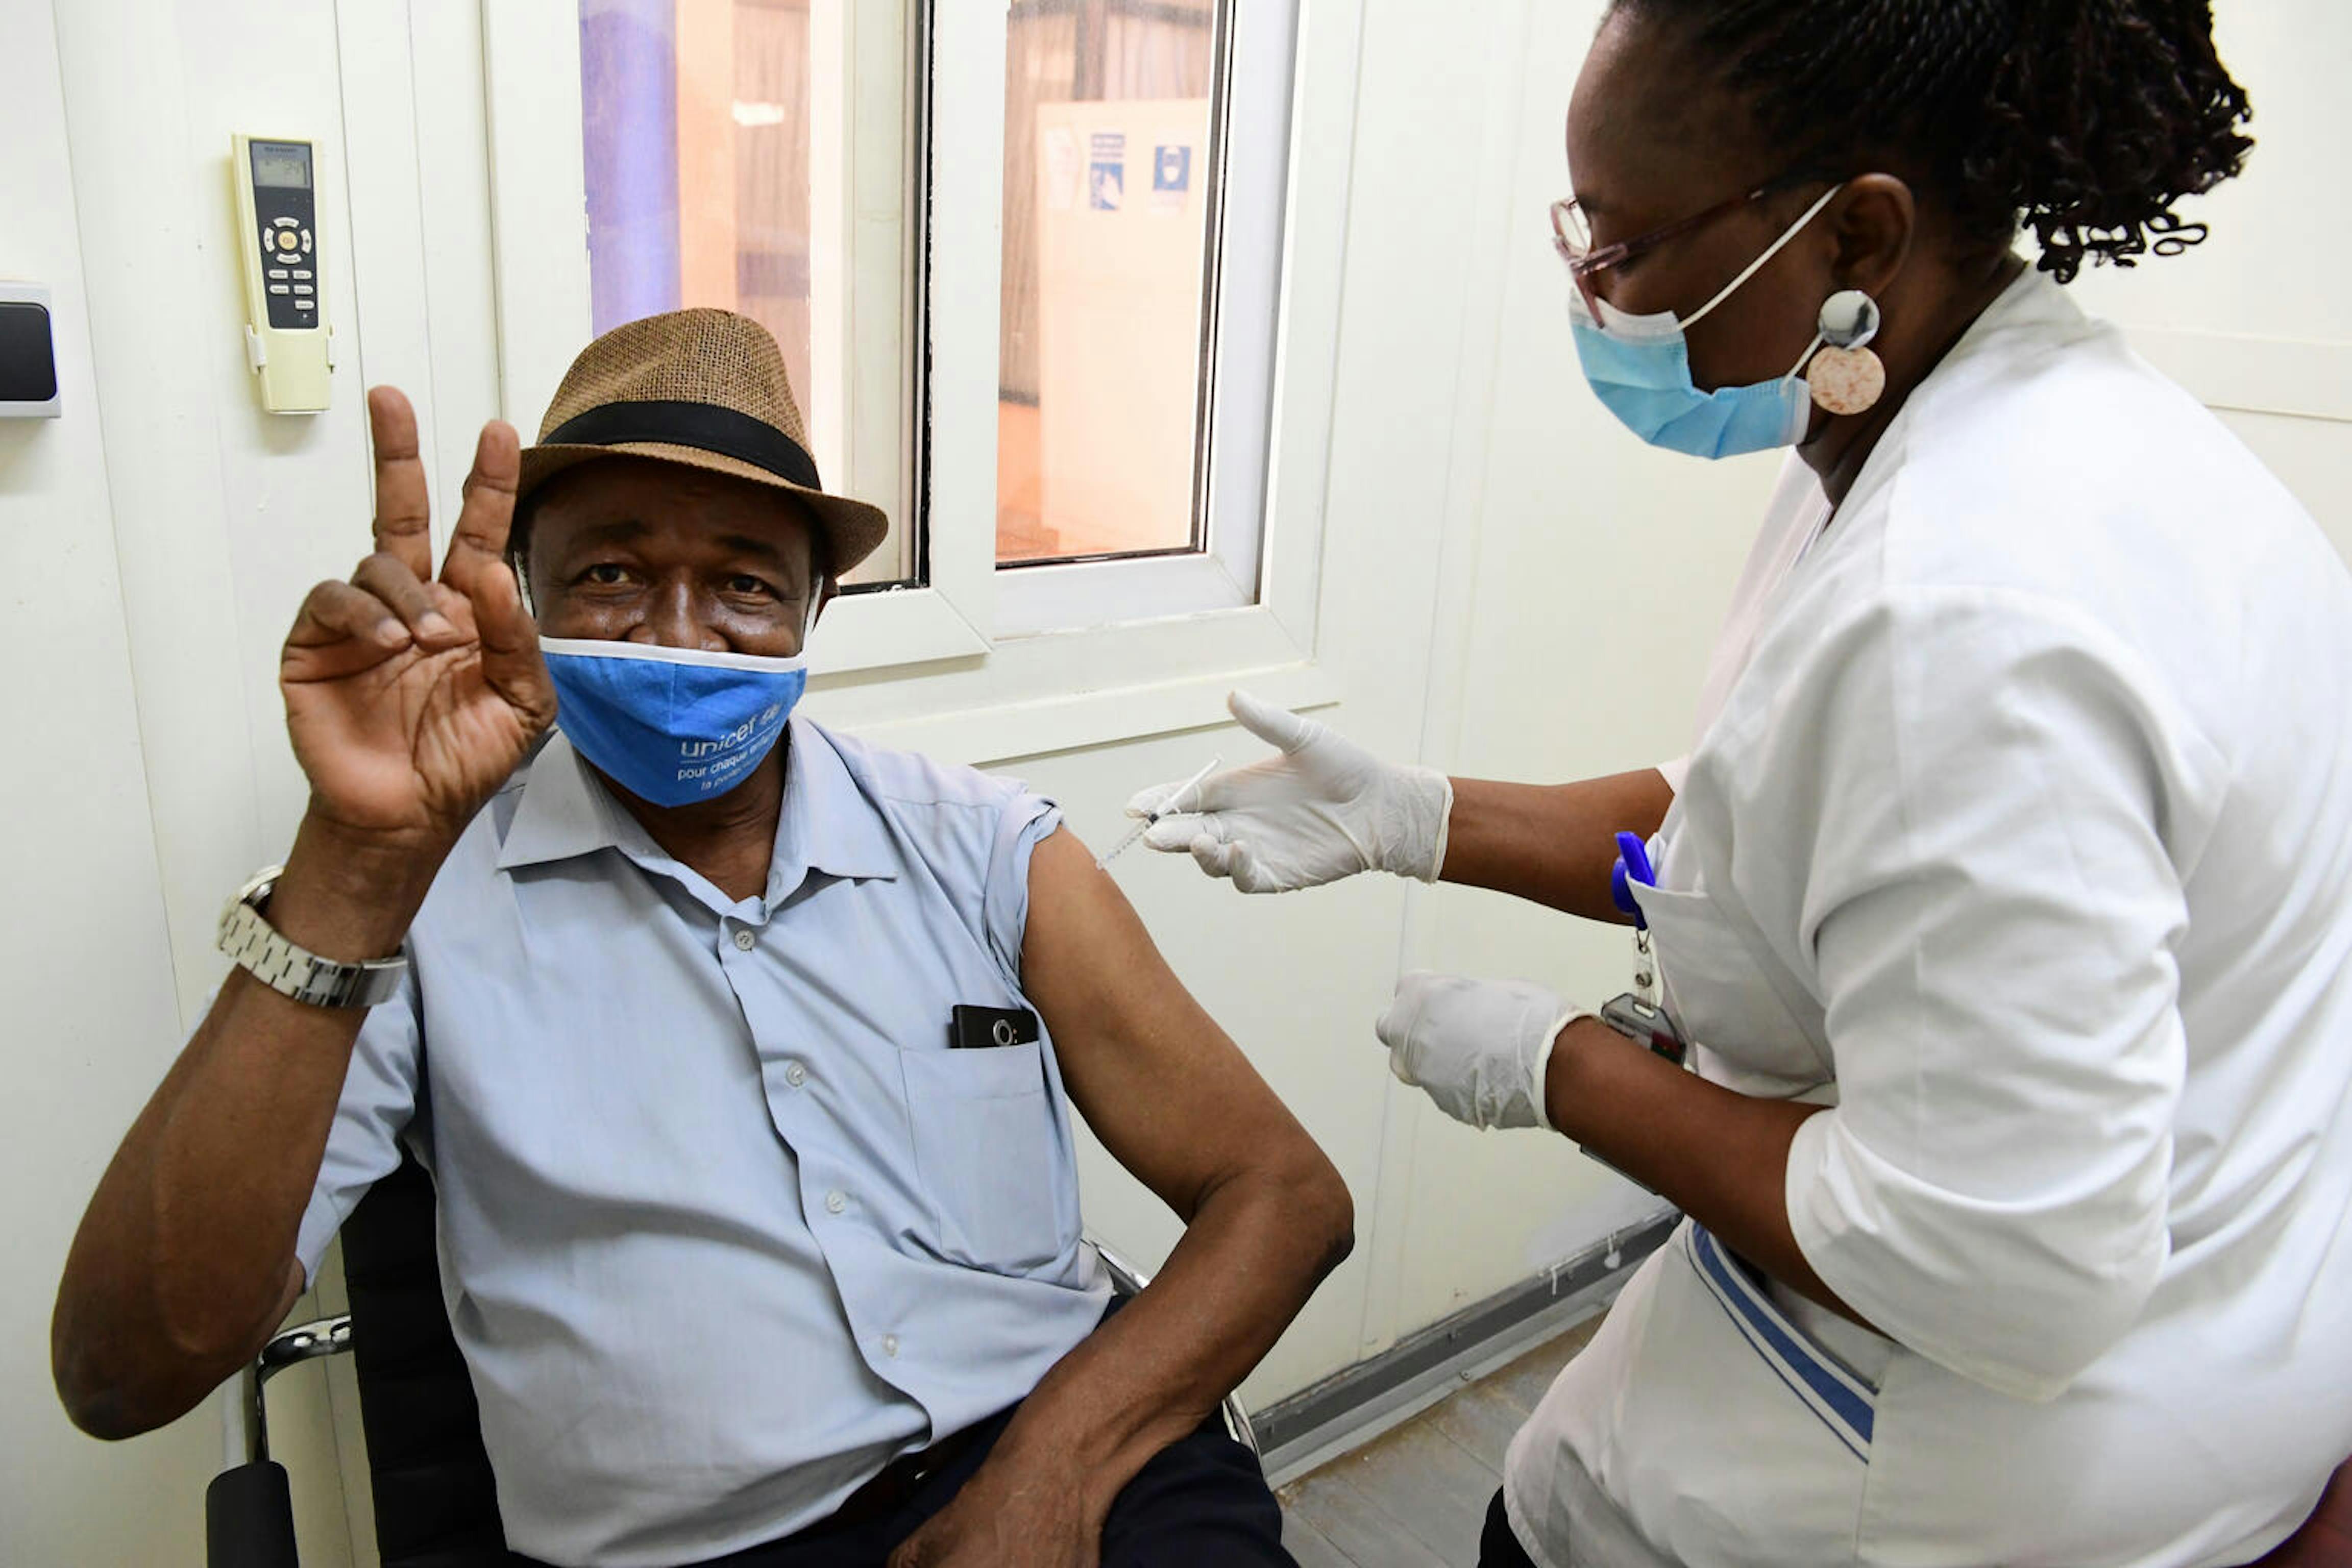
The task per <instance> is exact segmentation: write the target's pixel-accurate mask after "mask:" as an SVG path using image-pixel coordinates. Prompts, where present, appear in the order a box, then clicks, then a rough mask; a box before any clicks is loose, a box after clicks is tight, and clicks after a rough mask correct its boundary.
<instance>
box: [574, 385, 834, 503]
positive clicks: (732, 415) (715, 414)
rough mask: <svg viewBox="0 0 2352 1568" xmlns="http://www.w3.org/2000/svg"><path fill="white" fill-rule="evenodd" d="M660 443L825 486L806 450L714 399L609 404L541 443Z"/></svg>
mask: <svg viewBox="0 0 2352 1568" xmlns="http://www.w3.org/2000/svg"><path fill="white" fill-rule="evenodd" d="M632 441H658V442H661V443H663V444H665V445H667V446H672V447H699V448H701V449H702V450H703V451H706V452H716V453H718V454H719V456H720V457H722V458H735V459H736V460H738V461H739V462H745V463H749V464H751V466H752V467H753V468H765V469H766V470H767V471H768V472H770V473H772V474H773V475H775V476H776V477H777V478H778V479H785V480H788V481H790V482H791V483H793V484H795V485H798V486H800V487H801V488H802V489H809V490H822V489H824V485H823V484H822V483H820V482H819V481H818V479H817V475H816V459H815V458H812V457H810V456H809V454H808V448H807V447H803V446H802V445H801V444H800V443H799V442H798V441H795V440H793V438H792V437H790V436H787V435H785V434H784V433H783V432H782V430H779V429H777V428H776V427H775V426H772V425H771V424H769V423H768V422H767V421H766V420H764V419H755V418H753V417H752V416H751V415H749V414H739V413H737V412H736V411H735V410H734V409H732V408H722V407H720V406H719V405H717V404H715V403H688V402H683V401H667V400H664V401H645V402H636V403H606V404H603V405H599V406H597V407H594V408H591V409H590V410H588V411H587V412H586V413H585V414H581V415H576V416H573V417H572V418H570V419H566V420H565V421H564V422H563V423H562V424H561V425H558V426H556V427H555V428H554V429H552V430H550V431H549V432H548V433H547V434H546V435H545V436H543V437H541V438H540V445H541V446H542V447H554V446H583V447H617V446H621V445H623V444H625V443H627V442H632Z"/></svg>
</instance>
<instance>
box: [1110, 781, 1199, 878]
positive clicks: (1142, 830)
mask: <svg viewBox="0 0 2352 1568" xmlns="http://www.w3.org/2000/svg"><path fill="white" fill-rule="evenodd" d="M1224 760H1225V759H1224V758H1223V757H1211V758H1210V759H1209V763H1208V765H1207V766H1206V767H1204V768H1202V770H1201V771H1200V772H1199V773H1194V774H1193V775H1192V777H1191V778H1189V779H1186V780H1185V781H1184V782H1183V783H1182V784H1178V785H1177V786H1176V793H1175V794H1173V795H1170V796H1169V797H1168V803H1167V804H1166V805H1162V806H1161V807H1160V809H1159V810H1157V811H1147V812H1145V813H1144V814H1143V820H1142V821H1140V822H1139V823H1137V824H1136V825H1135V826H1133V827H1130V828H1129V829H1128V830H1127V836H1126V837H1123V838H1121V839H1120V840H1119V841H1118V843H1116V844H1114V845H1112V846H1111V847H1109V848H1108V850H1106V851H1105V852H1104V853H1102V854H1101V855H1099V856H1097V857H1096V858H1095V868H1096V869H1097V870H1100V869H1102V868H1104V867H1107V866H1108V865H1109V864H1110V863H1111V862H1112V861H1114V860H1116V859H1118V858H1119V856H1120V855H1121V854H1123V853H1125V852H1126V849H1127V847H1128V846H1129V845H1130V844H1132V843H1134V842H1135V841H1136V840H1137V839H1139V838H1140V837H1143V836H1144V835H1145V834H1147V833H1149V832H1150V831H1151V829H1152V827H1153V826H1155V825H1156V824H1157V823H1158V822H1159V821H1160V818H1161V817H1163V816H1175V815H1176V803H1177V802H1178V801H1180V800H1182V799H1183V798H1184V797H1185V796H1186V795H1190V794H1191V793H1192V791H1193V790H1194V789H1195V788H1196V787H1198V786H1199V784H1200V783H1201V781H1202V779H1205V778H1207V777H1208V776H1209V775H1210V774H1211V773H1215V772H1216V771H1217V766H1218V764H1219V763H1223V761H1224Z"/></svg>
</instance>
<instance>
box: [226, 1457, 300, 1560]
mask: <svg viewBox="0 0 2352 1568" xmlns="http://www.w3.org/2000/svg"><path fill="white" fill-rule="evenodd" d="M205 1565H206V1568H301V1560H300V1558H299V1556H298V1555H297V1554H296V1552H295V1550H294V1494H293V1491H292V1489H289V1487H288V1486H287V1484H286V1467H285V1466H283V1465H280V1464H276V1463H274V1462H272V1461H270V1460H268V1459H257V1460H255V1461H254V1462H253V1463H251V1464H249V1465H237V1466H235V1467H233V1468H229V1469H226V1470H223V1471H222V1472H221V1473H220V1474H219V1475H216V1476H215V1477H214V1478H213V1480H212V1485H210V1486H208V1487H206V1488H205Z"/></svg>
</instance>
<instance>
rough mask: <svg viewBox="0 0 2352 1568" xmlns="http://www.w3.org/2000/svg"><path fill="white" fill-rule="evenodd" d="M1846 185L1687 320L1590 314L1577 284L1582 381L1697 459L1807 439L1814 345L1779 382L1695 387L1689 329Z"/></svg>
mask: <svg viewBox="0 0 2352 1568" xmlns="http://www.w3.org/2000/svg"><path fill="white" fill-rule="evenodd" d="M1842 188H1843V187H1842V186H1834V185H1833V186H1832V187H1831V188H1830V189H1829V190H1828V191H1827V192H1825V193H1823V195H1822V198H1821V200H1819V201H1817V202H1815V203H1814V204H1813V205H1811V206H1810V207H1808V208H1806V209H1805V216H1802V217H1801V218H1799V219H1798V220H1797V221H1796V222H1795V223H1793V224H1791V225H1790V226H1789V228H1788V230H1787V232H1785V233H1784V234H1782V235H1781V236H1780V238H1778V239H1776V240H1774V241H1773V242H1772V243H1771V245H1770V246H1769V247H1767V248H1766V250H1765V252H1764V254H1763V255H1761V256H1759V257H1758V258H1756V259H1755V260H1754V261H1751V262H1749V263H1748V268H1747V269H1746V270H1745V271H1743V272H1741V273H1740V274H1739V276H1738V277H1737V278H1734V279H1732V280H1731V281H1730V282H1728V283H1727V284H1725V285H1724V286H1723V289H1722V290H1721V291H1720V292H1719V293H1717V295H1716V297H1715V298H1714V299H1712V300H1708V301H1707V302H1706V304H1704V305H1702V306H1700V307H1699V308H1698V310H1696V311H1695V312H1693V313H1692V314H1691V315H1690V316H1688V317H1686V318H1685V317H1679V316H1676V315H1675V313H1674V312H1673V311H1672V310H1661V311H1659V312H1657V313H1656V314H1654V315H1646V316H1634V315H1628V314H1627V313H1626V312H1624V311H1622V310H1618V309H1617V308H1616V307H1615V306H1613V305H1612V304H1611V303H1610V302H1609V301H1608V300H1600V301H1599V305H1600V310H1601V315H1600V319H1599V320H1597V321H1596V320H1595V319H1594V318H1593V315H1592V312H1591V310H1588V309H1587V308H1586V306H1585V302H1584V296H1583V293H1582V291H1581V290H1579V289H1570V291H1569V306H1570V328H1571V330H1572V331H1574V332H1575V334H1576V357H1577V359H1578V360H1579V361H1580V363H1582V364H1583V366H1584V379H1585V380H1586V381H1588V382H1590V383H1591V385H1592V391H1593V395H1595V396H1597V397H1599V398H1600V399H1601V403H1602V404H1603V405H1606V406H1607V407H1608V409H1609V411H1610V412H1611V413H1612V414H1614V415H1615V416H1617V417H1618V418H1619V419H1621V420H1622V421H1624V424H1625V427H1626V428H1627V429H1629V430H1631V431H1633V434H1634V435H1636V436H1639V437H1641V438H1642V439H1643V440H1644V441H1647V442H1648V443H1649V444H1650V445H1652V446H1653V447H1664V448H1665V449H1666V450H1668V451H1670V452H1686V453H1688V454H1689V455H1690V456H1692V457H1694V458H1731V457H1738V456H1739V455H1740V454H1742V453H1746V452H1765V451H1769V450H1771V449H1772V448H1773V447H1792V446H1795V445H1796V444H1797V443H1798V442H1799V441H1801V440H1802V439H1804V436H1805V430H1806V427H1807V426H1809V425H1810V424H1811V420H1812V413H1813V405H1812V397H1811V391H1810V389H1809V388H1808V387H1807V386H1806V384H1805V383H1804V382H1803V380H1802V379H1801V376H1800V373H1801V372H1802V371H1803V369H1804V368H1805V361H1806V360H1808V359H1811V357H1812V352H1813V351H1812V349H1811V348H1808V349H1807V350H1806V351H1805V353H1804V355H1803V357H1801V358H1800V359H1799V360H1798V361H1797V363H1796V365H1795V367H1794V368H1792V369H1791V370H1790V372H1789V374H1786V375H1784V376H1782V377H1781V378H1780V380H1778V381H1766V382H1759V383H1757V384H1754V385H1752V386H1723V387H1717V389H1716V390H1715V391H1713V392H1701V391H1700V390H1699V389H1698V385H1697V384H1696V382H1694V381H1693V380H1692V379H1691V368H1690V344H1689V342H1688V340H1687V339H1686V338H1685V332H1687V331H1688V330H1689V329H1690V328H1691V327H1692V326H1693V325H1695V324H1696V322H1698V321H1700V320H1701V319H1702V318H1704V317H1705V316H1706V314H1707V312H1708V311H1710V310H1714V309H1715V308H1716V307H1717V305H1720V304H1722V303H1723V302H1724V301H1725V300H1728V299H1730V298H1731V296H1732V294H1733V293H1734V292H1736V291H1737V290H1738V289H1739V287H1740V285H1742V284H1744V283H1746V282H1747V281H1748V279H1750V278H1753V277H1755V276H1756V274H1757V273H1758V272H1759V271H1761V270H1763V268H1764V264H1765V263H1766V262H1768V261H1769V260H1771V259H1772V258H1774V257H1775V256H1778V255H1779V254H1780V247H1783V246H1785V245H1787V244H1788V243H1789V242H1790V240H1792V239H1794V238H1796V237H1797V236H1798V235H1799V234H1801V233H1802V232H1803V231H1804V227H1805V226H1806V225H1807V224H1809V223H1811V222H1812V221H1813V219H1814V217H1815V216H1817V215H1819V213H1820V212H1821V210H1822V208H1823V207H1825V206H1827V205H1829V202H1830V197H1832V196H1834V195H1837V194H1838V191H1839V190H1840V189H1842ZM1818 345H1819V340H1818V339H1817V340H1815V346H1818Z"/></svg>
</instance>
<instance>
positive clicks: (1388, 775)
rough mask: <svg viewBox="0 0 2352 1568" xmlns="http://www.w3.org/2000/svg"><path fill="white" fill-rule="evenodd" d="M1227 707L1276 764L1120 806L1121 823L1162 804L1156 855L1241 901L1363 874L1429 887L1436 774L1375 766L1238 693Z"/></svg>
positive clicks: (1441, 785) (1446, 802)
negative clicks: (1222, 883) (1226, 888)
mask: <svg viewBox="0 0 2352 1568" xmlns="http://www.w3.org/2000/svg"><path fill="white" fill-rule="evenodd" d="M1225 706H1226V707H1227V708H1228V709H1230V710H1232V712H1233V715H1234V719H1236V720H1238V721H1240V723H1241V726H1242V728H1244V729H1245V730H1247V731H1249V732H1250V733H1251V734H1253V735H1255V736H1256V737H1257V738H1258V739H1259V740H1261V741H1264V742H1266V744H1268V745H1270V746H1274V747H1276V748H1277V749H1278V750H1279V752H1280V753H1281V754H1280V755H1278V756H1273V757H1268V758H1266V759H1265V761H1263V762H1258V763H1251V764H1250V765H1249V766H1247V767H1245V768H1229V769H1227V770H1226V771H1225V772H1223V773H1212V774H1210V775H1209V776H1208V777H1207V778H1205V779H1203V780H1202V781H1201V783H1200V784H1197V785H1195V786H1194V787H1193V788H1192V789H1190V790H1186V791H1184V797H1183V798H1182V799H1181V800H1178V799H1176V798H1175V795H1176V793H1177V789H1178V786H1177V785H1175V784H1154V785H1152V786H1151V787H1150V789H1147V790H1144V791H1142V792H1141V793H1139V794H1138V795H1136V797H1135V798H1134V799H1133V800H1131V801H1129V802H1128V803H1127V814H1128V815H1129V816H1150V815H1151V814H1152V813H1153V812H1155V811H1159V810H1160V809H1162V808H1163V807H1165V806H1166V805H1176V806H1178V807H1180V808H1181V810H1180V811H1179V812H1178V813H1176V814H1173V815H1171V816H1164V817H1162V818H1160V820H1159V821H1158V822H1156V823H1153V824H1152V825H1151V827H1150V831H1149V832H1147V833H1146V834H1145V835H1144V836H1143V841H1144V842H1145V843H1146V844H1149V845H1150V846H1151V847H1153V848H1154V849H1159V850H1163V851H1168V852H1171V853H1173V852H1175V851H1178V850H1184V851H1189V852H1190V853H1191V855H1192V858H1193V859H1194V860H1196V861H1198V862H1199V863H1200V866H1201V869H1202V870H1203V871H1206V872H1207V873H1208V874H1209V875H1210V876H1212V877H1231V878H1232V879H1233V880H1234V887H1236V888H1239V889H1241V890H1242V891H1243V892H1244V893H1287V892H1293V891H1296V890H1297V889H1300V888H1313V887H1319V886H1320V885H1322V884H1323V883H1325V882H1336V881H1338V880H1339V879H1340V878H1342V877H1352V876H1354V875H1356V874H1357V873H1358V872H1360V871H1391V872H1394V873H1395V874H1396V875H1398V876H1400V877H1415V878H1418V879H1421V880H1422V881H1424V882H1434V881H1435V880H1437V873H1438V868H1440V867H1441V866H1443V865H1444V861H1445V823H1446V818H1447V816H1448V815H1449V814H1450V813H1452V811H1453V809H1454V784H1453V783H1452V781H1451V780H1449V779H1447V778H1446V776H1445V775H1444V773H1439V772H1438V771H1437V770H1435V769H1434V768H1422V767H1399V766H1395V765H1393V764H1391V763H1384V762H1381V760H1380V759H1379V758H1378V757H1375V756H1373V755H1372V754H1371V753H1370V752H1367V751H1365V750H1364V749H1363V748H1362V747H1361V746H1359V745H1357V744H1356V743H1355V742H1352V741H1350V740H1349V739H1347V737H1345V736H1343V735H1340V734H1338V733H1336V732H1334V731H1332V730H1330V729H1329V728H1328V727H1327V726H1325V725H1323V724H1319V723H1318V722H1317V721H1314V720H1312V719H1302V718H1300V717H1299V716H1298V715H1297V714H1296V713H1289V712H1286V711H1284V710H1282V709H1279V708H1276V707H1272V706H1269V705H1268V704H1266V703H1264V702H1261V701H1259V700H1257V699H1256V698H1255V697H1252V696H1250V695H1249V694H1248V693H1246V692H1242V691H1236V692H1234V694H1233V695H1232V696H1231V697H1229V698H1227V699H1226V700H1225Z"/></svg>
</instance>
